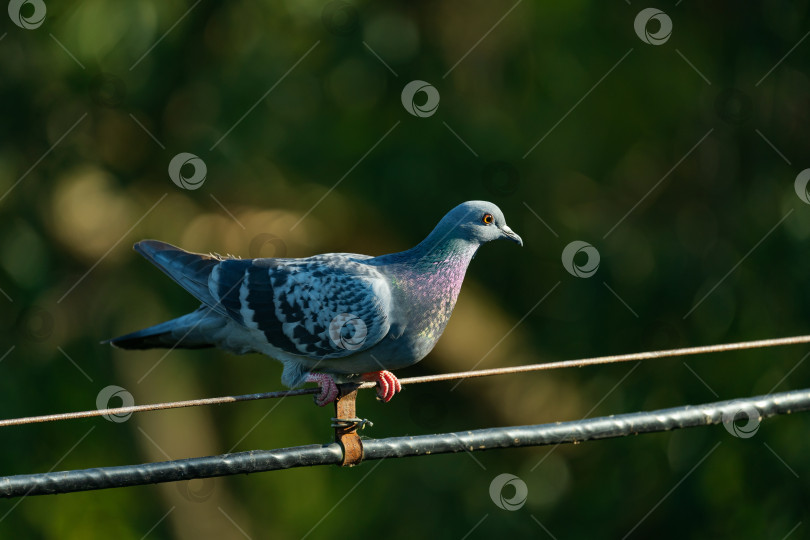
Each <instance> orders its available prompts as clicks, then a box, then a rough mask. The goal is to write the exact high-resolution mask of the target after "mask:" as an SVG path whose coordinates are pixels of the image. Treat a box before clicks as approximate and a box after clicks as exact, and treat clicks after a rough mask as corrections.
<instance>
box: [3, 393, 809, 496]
mask: <svg viewBox="0 0 810 540" xmlns="http://www.w3.org/2000/svg"><path fill="white" fill-rule="evenodd" d="M807 410H810V389H803V390H793V391H789V392H781V393H778V394H769V395H766V396H756V397H749V398H742V399H736V400H731V401H719V402H715V403H707V404H703V405H688V406H685V407H674V408H670V409H662V410H657V411H650V412H636V413H629V414H619V415H615V416H606V417H600V418H589V419H585V420H578V421H574V422H559V423H553V424H539V425H531V426H515V427H500V428H489V429H478V430H472V431H462V432H456V433H438V434H432V435H416V436H412V437H391V438H387V439H363V451H364V458H363V459H364V460H366V461H367V460H376V459H388V458H402V457H410V456H422V455H435V454H444V453H455V452H478V451H483V450H492V449H496V448H518V447H525V446H544V445H552V444H563V443H574V442H581V441H590V440H597V439H608V438H614V437H624V436H627V435H635V434H638V433H653V432H660V431H669V430H673V429H681V428H689V427H698V426H705V425H711V424H720V423H730V422H733V421H734V420H735V418H737V419H738V420H742V419H743V418H739V413H741V412H742V413H743V416H745V419H747V420H748V421H749V422H750V421H755V422H759V421H760V420H761V419H763V418H769V417H771V416H775V415H780V414H790V413H792V412H800V411H807ZM729 429H730V430H733V429H732V428H731V427H730V428H729ZM342 459H343V452H342V450H341V447H340V445H339V444H337V443H332V444H326V445H309V446H296V447H292V448H280V449H275V450H253V451H250V452H239V453H235V454H224V455H220V456H208V457H199V458H190V459H181V460H176V461H164V462H158V463H147V464H143V465H125V466H119V467H103V468H94V469H84V470H73V471H62V472H50V473H44V474H23V475H18V476H6V477H0V497H6V498H8V497H22V496H27V495H47V494H57V493H68V492H74V491H89V490H96V489H107V488H115V487H129V486H138V485H145V484H155V483H161V482H174V481H180V480H193V479H196V478H210V477H215V476H229V475H235V474H248V473H254V472H263V471H273V470H279V469H289V468H293V467H310V466H315V465H329V464H339V463H341V461H342Z"/></svg>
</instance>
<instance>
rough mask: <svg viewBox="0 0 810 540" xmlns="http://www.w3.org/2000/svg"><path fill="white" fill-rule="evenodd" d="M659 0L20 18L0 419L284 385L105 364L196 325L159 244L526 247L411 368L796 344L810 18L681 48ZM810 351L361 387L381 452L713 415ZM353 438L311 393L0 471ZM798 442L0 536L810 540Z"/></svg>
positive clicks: (362, 471) (2, 70)
mask: <svg viewBox="0 0 810 540" xmlns="http://www.w3.org/2000/svg"><path fill="white" fill-rule="evenodd" d="M16 3H17V4H19V2H16ZM12 4H14V2H12ZM676 4H677V5H676ZM644 7H646V5H644V4H638V3H637V2H632V5H631V2H629V1H626V2H621V1H616V2H594V1H590V2H588V1H584V0H573V1H568V2H559V3H558V2H528V1H525V2H518V3H517V4H514V3H513V2H512V1H511V0H510V1H508V2H500V1H499V2H485V1H483V0H475V1H474V2H462V1H458V0H451V1H446V2H408V3H405V2H399V3H390V2H375V3H372V2H358V3H354V4H345V3H341V2H337V3H335V2H332V3H327V2H324V1H320V0H318V1H315V0H287V1H286V2H248V1H232V2H214V1H210V0H201V1H199V2H197V3H196V4H192V3H180V2H159V1H145V2H115V1H112V0H84V1H83V2H60V3H57V2H48V3H47V15H46V16H45V18H44V21H42V24H41V25H40V26H38V27H37V28H32V29H24V28H21V27H19V26H18V25H15V24H14V23H13V22H12V20H11V18H10V17H6V16H5V15H4V14H3V16H0V35H2V36H3V37H2V38H0V117H1V118H2V122H0V194H4V195H2V198H1V199H0V216H1V219H2V227H1V228H0V289H2V291H3V293H4V294H3V295H0V307H2V309H0V323H2V328H3V329H4V331H3V333H2V337H1V338H0V355H4V356H2V361H0V390H1V392H0V417H3V418H11V417H16V416H25V415H34V414H46V413H52V412H64V411H73V410H84V409H92V408H95V407H96V398H97V395H98V394H99V392H100V391H101V390H102V388H105V387H107V386H109V385H118V386H121V387H124V388H125V389H126V390H127V391H129V392H130V393H131V394H132V395H133V396H134V399H135V401H136V402H138V403H148V402H154V401H167V400H176V399H190V398H197V397H207V396H218V395H228V394H242V393H253V392H262V391H269V390H275V389H280V388H281V384H280V381H279V376H280V372H281V369H280V365H279V364H278V363H276V362H275V361H272V360H270V359H267V358H265V357H262V356H259V355H248V356H243V357H237V356H232V355H228V354H225V353H221V352H218V351H213V350H204V351H174V352H172V353H171V354H169V355H168V356H166V357H165V359H163V360H162V361H160V362H159V363H158V364H157V365H156V362H158V361H159V360H161V358H162V357H163V356H164V352H163V351H148V352H128V351H118V350H113V349H112V348H110V347H108V346H105V345H100V344H99V342H100V341H101V340H103V339H106V338H109V337H112V336H115V335H119V334H121V333H124V332H128V331H131V330H135V329H139V328H142V327H145V326H148V325H151V324H154V323H157V322H160V321H162V320H165V319H168V318H171V317H175V316H178V315H180V314H183V313H185V312H187V311H190V310H192V309H194V308H195V307H196V305H197V304H196V303H195V301H194V299H193V298H191V297H190V296H189V295H188V294H187V293H185V292H184V291H183V290H182V289H180V288H179V287H178V286H176V285H175V284H174V283H173V282H171V281H170V280H169V279H168V278H166V277H165V276H164V275H163V274H162V273H161V272H160V271H159V270H157V269H156V268H154V267H152V266H151V265H150V264H149V263H148V262H146V261H145V260H142V259H141V258H139V257H138V256H137V255H136V254H135V253H134V252H133V251H131V249H130V246H131V244H132V243H133V242H135V241H137V240H139V239H142V238H159V239H161V240H164V241H167V242H171V243H174V244H177V245H180V246H182V247H184V248H186V249H189V250H195V251H203V252H209V251H212V252H219V253H232V254H235V255H239V256H242V257H249V256H253V257H255V256H265V257H269V256H291V257H297V256H307V255H312V254H315V253H321V252H327V251H353V252H361V253H368V254H382V253H387V252H392V251H397V250H401V249H405V248H407V247H410V246H412V245H414V244H415V243H417V242H418V241H419V240H421V239H422V238H423V237H424V236H425V235H426V234H427V233H428V232H429V231H430V229H431V228H432V227H433V226H434V224H435V222H436V221H438V219H439V218H440V217H441V216H442V215H443V214H444V213H445V212H446V211H447V210H449V209H450V208H451V207H453V206H455V205H456V204H458V203H460V202H462V201H465V200H469V199H488V200H491V201H493V202H495V203H496V204H498V205H499V206H500V207H501V208H502V209H503V210H504V213H505V215H506V217H507V219H508V221H509V223H510V225H511V226H512V228H514V229H515V230H516V231H517V232H518V233H520V234H521V235H522V236H523V238H524V241H525V244H526V246H525V248H523V249H518V248H516V247H515V246H514V245H512V244H509V243H506V242H501V243H495V244H492V245H487V246H486V247H485V248H484V249H482V250H481V251H480V252H479V254H478V256H477V257H476V258H475V260H474V261H473V263H472V265H471V267H470V269H469V271H468V273H467V279H466V283H465V285H464V288H463V290H462V293H461V297H460V299H459V302H458V305H457V308H456V312H455V314H454V316H453V319H451V322H450V325H449V326H448V328H447V331H446V333H445V335H444V337H443V338H442V339H441V340H440V342H439V344H438V346H437V348H436V349H435V350H434V352H433V353H432V354H431V355H430V356H428V358H426V359H425V360H424V361H423V362H421V363H420V364H418V365H416V366H414V367H412V368H409V369H407V370H402V371H400V372H398V375H399V376H412V375H419V374H428V373H442V372H448V371H459V370H466V369H471V368H473V366H476V367H477V368H491V367H498V366H508V365H518V364H527V363H534V362H542V361H551V360H559V359H569V358H582V357H588V356H597V355H605V354H615V353H623V352H635V351H643V350H654V349H663V348H671V347H681V346H691V345H700V344H712V343H722V342H728V341H740V340H748V339H759V338H766V337H778V336H788V335H797V334H804V333H807V332H808V326H810V325H809V324H808V322H810V307H808V306H809V303H808V299H810V280H808V278H807V276H808V269H810V257H808V256H807V254H806V253H807V245H808V240H810V207H809V206H808V205H807V204H805V202H804V201H803V200H802V199H800V198H799V197H798V196H797V194H796V192H795V191H794V180H795V178H796V176H797V174H798V173H799V172H800V171H801V170H802V169H804V168H806V167H807V166H808V165H807V158H806V156H807V155H808V150H810V149H809V148H808V142H807V141H808V138H807V137H806V135H805V132H804V130H806V129H807V125H808V122H810V111H809V107H810V100H809V99H808V96H810V80H809V79H808V73H809V72H810V41H802V40H804V39H805V38H806V37H807V33H806V32H807V30H808V29H810V17H809V16H808V3H807V2H787V1H778V2H769V3H767V4H766V3H764V2H762V3H757V4H746V5H742V4H740V3H737V2H712V3H697V2H683V3H681V2H680V1H679V2H677V3H676V2H663V3H661V4H660V5H657V7H659V8H660V9H662V10H663V11H664V12H665V13H666V16H668V17H669V18H670V19H671V21H672V26H673V31H672V35H671V37H670V38H669V40H668V41H666V43H663V44H661V45H652V44H647V43H645V42H644V41H642V39H640V38H639V36H637V34H636V32H635V30H634V25H633V22H634V19H635V18H636V15H637V14H638V13H639V12H640V11H641V9H642V8H644ZM20 9H21V10H22V11H21V14H22V16H23V17H24V18H25V17H27V18H28V19H29V20H30V19H32V18H34V16H35V15H36V12H37V10H36V6H35V5H34V4H32V3H28V4H25V5H23V6H21V8H20ZM496 23H497V24H496ZM657 24H659V23H657V22H655V21H650V22H649V25H648V30H649V31H651V32H652V33H653V34H655V33H656V31H657V27H656V25H657ZM797 44H798V46H796V45H797ZM794 46H796V47H795V48H794ZM788 53H789V54H788ZM786 54H787V56H785V55H786ZM780 59H781V60H780ZM383 61H384V62H385V64H384V63H383ZM386 64H387V66H386ZM690 64H691V65H690ZM293 66H294V67H293ZM412 80H423V81H427V82H429V83H430V84H432V85H433V86H434V87H435V88H436V89H437V90H438V92H439V94H440V96H441V102H440V105H439V108H438V110H437V111H436V112H435V114H433V115H432V116H429V117H425V118H420V117H417V116H413V115H411V114H409V113H408V112H407V111H406V110H405V108H404V107H403V105H402V103H401V98H400V93H401V91H402V89H403V88H404V86H405V85H406V84H407V83H408V82H410V81H412ZM279 81H280V82H279ZM420 95H421V96H422V98H424V94H420ZM418 100H419V97H417V101H418ZM243 115H244V117H243ZM147 130H148V133H147ZM229 130H231V131H229ZM150 134H151V135H150ZM226 134H227V136H225V137H224V138H222V137H223V135H226ZM386 134H387V135H386ZM541 138H542V142H540V143H539V144H537V145H536V146H534V145H535V143H537V142H538V141H539V140H541ZM220 139H221V141H220ZM375 145H376V146H375ZM372 148H373V149H372ZM532 148H533V150H531V152H529V150H530V149H532ZM181 152H190V153H193V154H195V155H197V156H199V157H200V158H201V159H202V160H203V161H204V162H205V164H206V166H207V177H206V180H205V182H204V185H202V186H201V187H199V189H196V190H183V189H180V188H179V187H177V186H176V185H175V184H173V183H172V181H171V179H170V178H169V175H168V173H167V168H168V164H169V162H170V161H171V159H172V157H174V156H175V155H176V154H178V153H181ZM367 153H368V154H367ZM366 154H367V155H366ZM184 173H185V174H187V175H188V174H190V172H189V170H188V167H187V168H186V169H184ZM659 182H660V183H659ZM655 186H657V187H655ZM321 199H322V200H321ZM319 201H320V202H319ZM316 203H319V204H316ZM636 205H637V206H636ZM631 209H632V211H631ZM629 211H631V212H630V213H629V215H626V214H628V212H629ZM625 215H626V219H622V218H623V216H625ZM304 216H306V217H305V219H303V220H302V221H300V225H298V226H296V227H293V226H294V225H295V224H296V223H297V222H299V220H301V218H303V217H304ZM538 217H539V218H542V221H544V222H545V224H544V223H543V222H542V221H541V220H540V219H538ZM620 220H621V222H620ZM780 220H782V221H780ZM617 223H618V226H617V227H615V228H613V227H614V225H617ZM608 233H609V234H608ZM574 240H583V241H586V242H589V243H590V244H592V245H593V246H594V247H595V248H596V249H597V250H598V252H599V253H600V256H601V264H600V267H599V269H598V271H597V272H596V274H594V275H593V276H592V277H590V278H577V277H574V276H573V275H571V274H569V273H568V272H567V271H566V270H565V268H564V267H563V265H562V264H561V253H562V250H563V248H564V247H565V246H566V245H567V244H569V243H570V242H572V241H574ZM578 257H579V258H577V259H575V262H576V263H577V264H582V263H583V260H582V256H578ZM558 282H559V285H558V286H557V287H556V288H555V289H554V290H553V292H551V293H550V294H549V295H548V297H547V298H546V299H545V300H544V301H543V302H541V303H540V304H539V306H537V307H536V309H535V310H534V311H532V312H531V314H529V315H528V316H527V317H526V318H525V320H523V321H522V323H520V324H517V323H518V322H519V321H521V319H522V318H523V317H524V316H525V315H526V314H527V313H528V312H529V310H531V309H532V307H533V306H535V305H536V304H537V302H538V301H539V300H540V299H541V298H543V296H545V295H546V294H547V293H548V291H549V290H550V289H552V287H554V286H555V284H557V283H558ZM704 297H705V298H704ZM701 300H702V301H701ZM699 302H700V303H699ZM698 303H699V305H698V306H697V307H696V308H695V305H697V304H698ZM687 314H688V316H686V315H687ZM513 327H514V331H512V332H511V333H509V334H508V337H505V338H504V336H505V335H506V334H507V332H509V331H510V329H512V328H513ZM502 338H503V340H502V341H501V339H502ZM487 351H491V352H490V353H487ZM808 352H810V347H808V346H793V347H787V348H780V349H770V350H758V351H750V352H744V353H726V354H716V355H710V356H701V357H690V358H687V359H685V361H684V359H664V360H657V361H648V362H645V363H643V364H641V365H635V364H619V365H613V366H602V367H593V368H586V369H579V370H570V371H559V372H548V373H537V374H530V375H521V376H505V377H495V378H488V379H479V380H470V381H466V382H464V383H463V384H461V385H460V386H459V387H458V388H457V389H456V390H455V391H451V388H452V386H453V384H452V383H447V384H444V383H443V384H430V385H419V386H414V387H409V388H407V389H406V391H404V392H403V393H402V394H401V395H399V396H397V397H396V398H395V399H394V400H393V401H392V402H391V403H389V404H385V405H384V404H381V403H378V402H376V401H375V400H374V399H373V395H372V394H371V393H370V392H366V393H364V394H363V395H362V396H361V397H360V399H359V412H360V414H361V415H362V416H364V417H367V418H370V419H372V420H373V421H374V422H375V425H374V427H373V428H371V429H369V430H366V432H365V435H366V436H368V437H375V438H382V437H388V436H396V435H405V434H420V433H435V432H444V431H460V430H466V429H473V428H483V427H490V426H506V425H519V424H536V423H545V422H554V421H563V420H576V419H580V418H582V417H584V416H601V415H608V414H614V413H624V412H632V411H638V410H650V409H654V408H663V407H670V406H678V405H684V404H690V403H691V404H696V403H703V402H709V401H713V400H717V399H732V398H735V397H741V396H748V395H755V394H765V393H768V392H770V391H772V390H775V391H781V390H787V389H791V388H801V387H803V386H805V382H804V380H806V379H807V378H808V376H809V375H810V362H802V361H803V360H804V359H805V355H807V354H808ZM116 403H117V402H116V401H115V400H113V401H111V402H110V404H111V405H116ZM331 414H332V411H331V410H324V409H319V408H317V407H315V406H314V405H313V404H312V402H311V400H310V398H308V397H306V398H294V399H293V398H291V399H287V400H284V401H281V402H251V403H244V404H236V405H226V406H220V407H206V408H194V409H187V410H177V411H168V412H158V413H144V414H140V415H135V416H133V417H132V418H131V419H129V421H127V422H123V423H114V422H108V421H106V420H104V419H101V418H96V419H88V420H79V421H71V422H61V423H51V424H41V425H30V426H23V427H14V428H4V429H3V433H2V435H3V444H2V445H0V470H1V471H2V474H4V475H10V474H20V473H31V472H44V471H48V470H50V469H53V470H64V469H76V468H89V467H99V466H110V465H123V464H131V463H142V462H146V461H160V460H165V459H169V458H171V459H177V458H184V457H192V456H203V455H211V454H218V453H224V452H228V451H242V450H250V449H257V448H277V447H284V446H293V445H300V444H310V443H320V442H328V441H329V440H330V437H331V433H330V429H329V426H328V424H329V420H328V419H329V417H330V416H331ZM809 428H810V415H802V414H797V415H792V416H787V417H781V418H777V419H774V420H769V421H767V422H765V423H763V425H762V426H761V428H760V429H759V431H758V432H757V433H756V435H755V436H754V437H752V438H748V439H741V438H735V437H733V436H731V435H730V434H729V433H728V432H727V431H726V430H725V429H723V427H722V426H715V427H708V428H700V429H692V430H686V431H678V432H673V433H664V434H655V435H645V436H639V437H628V438H624V439H618V440H610V441H602V442H591V443H585V444H580V445H575V446H571V445H568V446H560V447H558V448H553V449H548V448H540V449H537V448H536V449H521V450H502V451H493V452H486V453H479V454H475V456H474V458H473V457H471V456H470V455H467V454H458V455H444V456H434V457H422V458H415V459H401V460H387V461H384V462H382V463H379V464H377V463H367V464H364V465H362V466H361V467H359V468H354V469H339V468H337V467H326V468H323V467H322V468H304V469H296V470H289V471H282V472H272V473H263V474H256V475H250V476H240V477H231V478H218V479H215V480H207V481H204V482H203V481H192V482H190V483H189V482H185V483H177V484H164V485H160V486H146V487H136V488H127V489H116V490H108V491H103V492H90V493H79V494H69V495H60V496H47V497H30V498H25V499H22V500H19V499H18V500H10V501H5V502H0V518H2V519H0V531H2V532H0V535H1V536H2V537H4V538H48V539H50V538H60V539H62V538H101V537H104V538H109V537H115V538H123V539H129V538H133V539H138V538H143V537H146V538H150V539H159V538H181V539H186V538H189V539H190V538H194V539H207V538H242V537H244V536H248V537H250V538H301V537H303V536H304V535H306V534H308V533H309V536H308V538H327V537H328V538H340V537H341V536H342V535H354V534H358V535H362V536H372V535H380V536H383V535H384V536H387V537H391V538H412V537H415V536H417V535H425V536H428V535H429V536H431V537H435V536H441V537H447V538H462V537H466V538H487V537H493V536H496V535H497V536H533V537H540V538H544V537H547V536H548V533H549V532H550V533H551V534H553V535H554V536H555V537H556V538H561V539H562V538H592V537H622V536H624V535H625V534H626V533H628V532H629V531H631V530H632V534H631V537H636V538H644V537H650V536H651V535H652V534H655V535H656V537H660V538H683V537H690V538H716V537H738V538H739V537H746V538H783V537H785V535H788V534H791V535H792V536H791V537H792V538H799V537H807V535H808V533H807V532H806V531H807V529H808V527H809V526H810V525H808V523H807V517H808V516H807V508H808V503H809V502H810V501H809V500H808V499H809V495H810V493H809V490H808V487H807V482H806V478H808V476H810V461H808V460H807V455H808V454H810V438H808V437H807V433H808V429H809ZM718 443H720V445H719V446H717V447H716V449H714V450H713V448H714V447H715V446H716V445H717V444H718ZM712 450H713V451H712ZM707 456H708V457H707ZM704 458H705V460H704V461H701V460H703V459H704ZM698 464H699V465H698ZM696 465H697V467H696ZM372 467H374V470H373V472H372V471H371V468H372ZM695 467H696V468H695ZM501 473H511V474H515V475H517V476H518V477H520V478H521V479H522V480H523V481H524V482H525V483H526V486H527V488H528V497H527V500H526V504H525V506H523V507H522V508H521V509H520V510H518V511H514V512H510V511H505V510H502V509H500V508H498V507H497V506H496V505H495V504H494V503H493V501H492V499H491V498H490V495H489V487H490V483H491V482H492V480H493V478H495V477H496V476H497V475H499V474H501ZM504 494H505V495H507V496H508V495H510V494H509V492H508V491H505V492H504ZM659 501H661V502H660V504H659V505H657V506H656V503H658V502H659ZM642 520H643V521H642ZM640 521H641V524H640V525H638V527H637V528H635V529H634V527H636V525H637V524H639V522H640ZM800 522H804V524H803V525H797V524H799V523H800ZM540 524H542V526H541V525H540ZM797 526H798V528H797ZM543 527H545V529H546V530H544V528H543ZM465 535H468V536H465Z"/></svg>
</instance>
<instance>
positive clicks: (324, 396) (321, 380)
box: [306, 373, 338, 407]
mask: <svg viewBox="0 0 810 540" xmlns="http://www.w3.org/2000/svg"><path fill="white" fill-rule="evenodd" d="M306 382H314V383H318V386H319V387H320V388H321V393H320V394H318V395H316V396H315V404H316V405H317V406H318V407H323V406H324V405H326V404H328V403H332V402H333V401H335V399H337V396H338V387H337V384H336V383H335V379H333V378H332V376H331V375H327V374H326V373H310V374H309V375H307V381H306Z"/></svg>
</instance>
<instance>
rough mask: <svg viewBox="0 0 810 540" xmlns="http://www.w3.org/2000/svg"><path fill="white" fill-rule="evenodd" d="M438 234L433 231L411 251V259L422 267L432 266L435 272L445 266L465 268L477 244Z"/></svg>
mask: <svg viewBox="0 0 810 540" xmlns="http://www.w3.org/2000/svg"><path fill="white" fill-rule="evenodd" d="M439 232H440V231H433V232H432V233H431V234H430V235H428V237H427V238H425V239H424V240H423V241H422V242H420V243H419V244H418V245H417V246H416V247H414V248H413V249H411V256H412V258H413V259H415V260H418V261H419V262H420V263H421V265H422V266H433V267H435V268H436V269H437V270H438V269H439V268H441V267H444V266H447V265H451V266H464V267H466V266H467V264H469V262H470V259H472V257H473V255H475V252H476V250H477V249H478V244H477V243H472V242H470V241H468V240H462V239H461V238H458V237H450V236H448V235H446V234H437V233H439Z"/></svg>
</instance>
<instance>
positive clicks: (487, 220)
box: [481, 214, 495, 225]
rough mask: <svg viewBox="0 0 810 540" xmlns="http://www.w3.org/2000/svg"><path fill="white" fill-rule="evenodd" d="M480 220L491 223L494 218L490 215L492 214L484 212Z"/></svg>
mask: <svg viewBox="0 0 810 540" xmlns="http://www.w3.org/2000/svg"><path fill="white" fill-rule="evenodd" d="M481 221H483V222H484V223H486V224H487V225H492V222H493V221H495V218H493V217H492V214H484V217H482V218H481Z"/></svg>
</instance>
